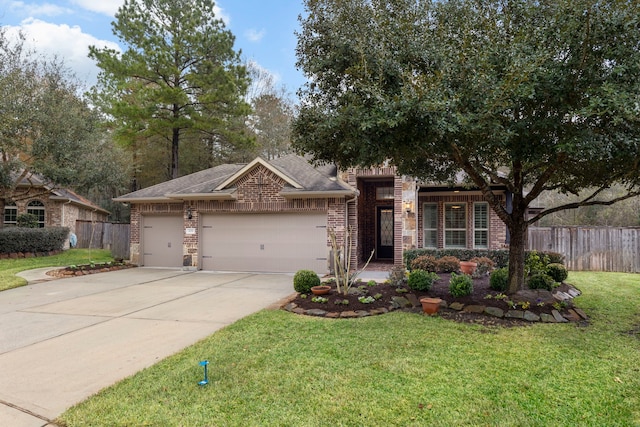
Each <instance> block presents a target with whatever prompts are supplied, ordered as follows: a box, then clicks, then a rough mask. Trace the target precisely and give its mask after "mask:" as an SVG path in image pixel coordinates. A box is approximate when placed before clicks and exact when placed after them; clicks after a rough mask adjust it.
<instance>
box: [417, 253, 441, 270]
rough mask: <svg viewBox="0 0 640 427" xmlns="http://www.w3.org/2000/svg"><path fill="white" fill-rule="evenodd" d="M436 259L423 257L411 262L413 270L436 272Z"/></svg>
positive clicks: (429, 256) (427, 256)
mask: <svg viewBox="0 0 640 427" xmlns="http://www.w3.org/2000/svg"><path fill="white" fill-rule="evenodd" d="M436 262H437V261H436V257H434V256H431V255H421V256H419V257H418V258H416V259H414V260H413V261H411V270H424V271H436Z"/></svg>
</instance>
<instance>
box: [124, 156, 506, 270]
mask: <svg viewBox="0 0 640 427" xmlns="http://www.w3.org/2000/svg"><path fill="white" fill-rule="evenodd" d="M498 192H499V193H501V194H502V196H501V197H503V199H504V200H505V203H507V194H506V193H505V192H504V191H500V190H498ZM114 200H116V201H118V202H123V203H128V204H130V206H131V261H132V262H133V263H135V264H137V265H144V266H158V267H183V268H189V269H202V270H231V271H265V272H294V271H297V270H299V269H303V268H305V269H311V270H314V271H316V272H318V273H326V272H327V271H328V269H329V267H328V265H329V259H330V252H331V244H330V238H329V233H330V232H332V231H334V232H335V233H336V236H337V238H338V242H339V243H340V244H343V242H344V237H345V233H346V230H349V229H350V230H352V237H353V241H354V242H355V246H356V247H355V254H356V256H357V258H358V261H359V262H362V261H363V260H366V259H367V258H368V256H369V254H370V253H371V251H372V250H374V249H375V252H374V259H375V260H378V261H388V262H393V263H395V264H401V263H402V254H403V250H405V249H408V248H414V247H439V248H442V247H449V248H462V247H466V248H489V249H498V248H503V247H505V244H506V239H507V235H506V228H505V226H504V224H503V223H502V222H501V221H500V220H499V219H498V218H497V216H496V215H495V214H494V213H493V211H492V210H491V209H490V208H489V205H488V204H487V203H486V202H485V201H484V200H483V198H482V196H481V195H480V192H479V191H474V190H468V189H465V188H462V187H460V188H457V187H456V188H450V187H445V186H433V185H422V184H420V183H418V182H416V181H415V180H414V179H411V178H409V177H402V176H398V175H396V173H395V169H394V168H391V167H381V168H372V169H350V170H348V171H344V172H342V171H338V170H337V169H336V167H335V166H332V165H325V166H320V167H314V166H312V165H311V164H310V163H309V162H308V161H307V160H305V159H304V158H302V157H300V156H296V155H288V156H285V157H281V158H277V159H274V160H270V161H267V160H264V159H262V158H256V159H255V160H254V161H253V162H251V163H249V164H227V165H221V166H217V167H214V168H211V169H207V170H204V171H200V172H197V173H194V174H191V175H187V176H184V177H181V178H177V179H174V180H171V181H167V182H164V183H161V184H157V185H155V186H152V187H148V188H145V189H142V190H139V191H136V192H133V193H129V194H126V195H124V196H121V197H119V198H117V199H114Z"/></svg>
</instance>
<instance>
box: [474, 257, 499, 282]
mask: <svg viewBox="0 0 640 427" xmlns="http://www.w3.org/2000/svg"><path fill="white" fill-rule="evenodd" d="M469 261H471V262H475V263H476V272H475V273H474V274H475V275H476V276H477V277H482V276H486V275H487V274H489V273H490V272H491V271H492V270H493V268H494V267H495V263H494V262H493V261H491V259H489V258H487V257H486V256H483V257H473V258H471V259H470V260H469Z"/></svg>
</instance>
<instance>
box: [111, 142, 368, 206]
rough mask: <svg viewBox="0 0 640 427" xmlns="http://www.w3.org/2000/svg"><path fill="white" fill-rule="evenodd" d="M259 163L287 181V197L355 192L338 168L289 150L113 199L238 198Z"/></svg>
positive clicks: (285, 190)
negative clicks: (240, 185) (239, 186)
mask: <svg viewBox="0 0 640 427" xmlns="http://www.w3.org/2000/svg"><path fill="white" fill-rule="evenodd" d="M257 167H264V168H266V169H267V170H269V171H271V172H272V173H273V174H274V175H276V176H278V177H279V178H280V179H282V180H283V181H284V182H285V183H286V184H285V186H284V188H283V189H282V191H281V193H280V194H281V195H282V196H283V197H286V198H314V197H344V196H351V195H355V189H353V188H352V187H351V186H349V185H347V184H345V183H344V182H341V181H340V180H338V178H337V168H335V167H331V166H327V165H325V166H321V167H318V168H315V167H314V166H312V165H311V164H310V163H309V162H308V161H307V160H305V158H303V157H300V156H297V155H294V154H290V155H287V156H284V157H279V158H277V159H273V160H270V161H267V160H265V159H263V158H261V157H257V158H256V159H255V160H253V161H252V162H251V163H247V164H224V165H220V166H216V167H213V168H210V169H205V170H203V171H200V172H196V173H192V174H190V175H186V176H183V177H180V178H176V179H172V180H170V181H166V182H163V183H160V184H156V185H153V186H151V187H147V188H143V189H142V190H138V191H134V192H133V193H129V194H125V195H123V196H120V197H118V198H115V199H114V200H115V201H117V202H134V203H145V202H148V203H153V202H170V201H178V200H196V199H197V200H235V198H236V183H237V182H238V181H239V180H240V179H242V177H244V176H245V175H246V174H248V173H250V172H251V171H252V170H254V169H255V168H257Z"/></svg>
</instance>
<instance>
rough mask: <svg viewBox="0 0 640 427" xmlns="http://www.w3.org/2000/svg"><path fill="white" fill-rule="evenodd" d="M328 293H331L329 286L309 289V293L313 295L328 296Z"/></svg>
mask: <svg viewBox="0 0 640 427" xmlns="http://www.w3.org/2000/svg"><path fill="white" fill-rule="evenodd" d="M329 291H331V286H329V285H318V286H313V287H312V288H311V293H312V294H314V295H325V294H328V293H329Z"/></svg>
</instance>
